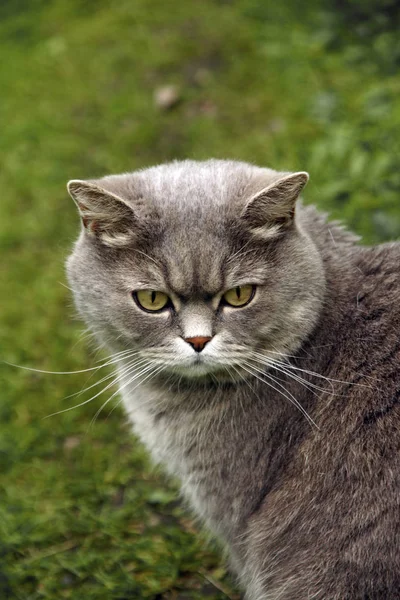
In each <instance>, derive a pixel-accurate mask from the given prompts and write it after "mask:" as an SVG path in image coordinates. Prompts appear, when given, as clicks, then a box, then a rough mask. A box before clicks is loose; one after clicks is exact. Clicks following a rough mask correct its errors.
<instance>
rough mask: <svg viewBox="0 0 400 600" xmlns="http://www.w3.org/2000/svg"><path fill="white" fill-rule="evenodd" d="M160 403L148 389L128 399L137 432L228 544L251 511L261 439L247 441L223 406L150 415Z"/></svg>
mask: <svg viewBox="0 0 400 600" xmlns="http://www.w3.org/2000/svg"><path fill="white" fill-rule="evenodd" d="M152 394H153V396H152ZM156 401H157V398H156V393H155V392H151V391H150V390H148V389H146V388H145V387H143V388H141V387H138V388H136V389H135V392H134V395H127V394H125V395H124V404H125V408H126V410H127V413H128V415H129V417H130V419H131V422H132V424H133V429H134V431H135V433H136V434H137V435H138V436H139V437H140V439H141V440H142V442H143V443H144V444H145V446H146V447H147V449H148V450H149V452H150V453H151V456H152V458H153V460H154V461H155V462H158V463H162V464H163V466H164V468H166V470H167V471H168V473H169V474H171V475H173V476H175V477H178V478H179V479H180V481H181V489H182V493H183V494H184V496H185V497H186V498H187V499H188V501H189V502H190V504H191V506H192V508H193V509H194V510H195V511H196V513H197V514H198V515H199V516H200V517H201V518H202V519H204V521H205V522H206V523H208V525H209V526H210V527H211V528H212V529H213V530H214V531H215V532H217V533H219V534H220V535H221V536H222V537H223V538H225V539H226V540H227V539H228V538H229V537H230V534H231V533H232V532H233V530H234V529H235V528H236V527H237V526H238V524H239V523H240V522H241V521H242V520H243V517H244V513H245V512H246V510H247V509H248V502H249V498H250V496H251V494H249V485H250V483H251V482H250V479H249V475H250V473H251V469H249V464H250V463H251V460H249V457H251V456H254V455H255V454H256V452H255V451H254V448H253V445H254V443H255V439H256V437H257V436H255V437H254V438H251V437H247V438H246V439H244V438H243V436H242V435H241V433H242V430H241V428H239V427H236V426H233V425H232V419H231V418H230V417H229V416H228V414H227V413H226V412H224V410H223V409H222V407H221V408H220V407H217V409H216V410H215V411H214V412H213V411H211V410H210V411H205V412H202V413H200V414H197V415H193V414H190V413H185V412H179V411H178V412H177V413H176V414H173V413H168V414H167V413H163V412H162V411H159V412H158V413H157V412H154V411H153V410H151V406H155V405H156ZM259 467H260V468H262V466H261V464H260V465H259ZM253 474H254V475H255V476H256V475H257V474H256V473H253Z"/></svg>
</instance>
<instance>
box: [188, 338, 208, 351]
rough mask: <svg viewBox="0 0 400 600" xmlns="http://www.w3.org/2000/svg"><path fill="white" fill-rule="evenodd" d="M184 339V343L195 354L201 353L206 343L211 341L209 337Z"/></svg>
mask: <svg viewBox="0 0 400 600" xmlns="http://www.w3.org/2000/svg"><path fill="white" fill-rule="evenodd" d="M184 339H185V342H187V343H188V344H190V345H191V346H192V347H193V348H194V349H195V350H196V352H201V351H202V350H203V348H204V346H205V345H206V344H207V342H209V341H210V340H211V338H210V337H203V336H201V335H199V336H196V337H190V338H184Z"/></svg>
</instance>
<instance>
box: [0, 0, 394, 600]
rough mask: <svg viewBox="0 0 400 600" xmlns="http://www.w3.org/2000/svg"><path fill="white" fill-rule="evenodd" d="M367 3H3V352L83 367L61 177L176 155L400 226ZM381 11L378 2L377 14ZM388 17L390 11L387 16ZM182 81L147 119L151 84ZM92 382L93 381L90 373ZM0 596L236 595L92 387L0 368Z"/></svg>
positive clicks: (88, 355) (84, 349) (167, 486)
mask: <svg viewBox="0 0 400 600" xmlns="http://www.w3.org/2000/svg"><path fill="white" fill-rule="evenodd" d="M386 3H387V4H388V6H389V7H391V8H390V10H391V11H392V12H391V13H389V12H388V11H387V13H384V12H378V9H379V3H374V2H369V3H365V2H364V3H361V2H360V3H357V1H354V0H353V2H352V3H349V4H348V6H347V8H346V7H345V5H343V6H342V5H341V8H340V9H339V8H338V7H339V0H338V2H337V5H335V2H334V0H331V2H322V0H320V1H318V0H312V1H311V2H309V3H307V8H306V9H305V8H304V6H303V7H302V10H301V9H300V8H299V7H298V2H295V0H286V1H283V2H281V3H276V2H264V1H261V0H258V1H256V0H240V1H238V2H222V1H221V2H217V1H211V0H202V2H185V3H184V2H172V3H169V4H168V3H165V2H162V1H161V0H154V1H151V2H150V1H147V2H145V1H144V0H135V2H132V1H130V0H129V1H128V0H120V1H119V2H113V3H111V2H109V1H106V0H100V1H97V2H94V1H93V2H91V1H89V0H86V1H84V0H69V1H68V2H65V1H64V0H53V1H48V2H45V1H44V0H35V1H34V0H30V1H29V2H28V1H27V0H20V1H19V2H17V1H14V0H8V1H4V2H3V3H2V5H1V7H0V50H1V56H2V61H1V66H0V89H1V90H2V92H1V102H0V124H1V135H0V159H1V160H0V165H1V167H0V189H1V200H0V202H1V216H0V229H1V232H0V251H1V259H2V260H1V265H0V298H1V300H0V302H1V309H0V310H1V325H0V358H2V359H4V360H6V361H8V362H13V363H17V364H22V365H27V366H31V367H34V368H37V369H44V370H55V371H68V370H79V369H82V368H86V367H89V366H93V365H94V364H95V360H96V359H97V358H98V356H97V355H96V354H95V351H94V350H93V349H90V348H89V347H88V344H87V343H86V342H85V339H84V338H82V337H81V331H82V325H81V324H80V323H79V322H78V321H77V320H76V319H75V317H74V310H73V307H72V301H71V294H70V292H69V290H68V289H67V288H66V287H65V278H64V273H63V263H64V260H65V257H66V255H67V254H68V252H69V250H70V248H71V245H72V243H73V240H74V238H75V236H76V233H77V230H78V218H77V215H76V213H75V209H74V206H73V203H72V202H71V201H70V199H69V198H68V197H67V194H66V192H65V182H66V181H67V180H68V179H70V178H85V177H91V176H98V175H102V174H106V173H110V172H115V173H117V172H122V171H128V170H133V169H135V168H139V167H142V166H145V165H150V164H155V163H158V162H161V161H166V160H171V159H174V158H184V157H191V158H197V159H202V158H207V157H211V156H214V157H226V158H236V159H244V160H248V161H251V162H255V163H258V164H262V165H268V166H272V167H275V168H278V169H292V170H294V169H302V170H303V169H306V170H308V171H309V172H310V173H311V182H310V184H309V185H308V187H307V190H306V200H307V201H308V202H313V203H315V204H317V205H318V206H320V207H321V208H322V209H324V210H328V211H329V212H331V214H332V215H333V216H334V217H335V218H341V219H343V220H344V221H345V222H346V223H347V224H348V225H349V226H350V227H352V228H353V229H355V230H356V231H357V232H358V233H360V234H361V235H363V236H364V239H365V240H366V241H367V242H377V241H381V240H385V239H395V238H396V237H398V236H399V234H400V206H399V191H400V170H399V168H398V164H399V150H400V142H399V140H400V136H399V133H400V78H399V75H398V72H399V70H398V68H399V62H400V41H399V36H398V34H397V31H398V28H397V25H398V14H397V12H396V9H395V6H394V5H393V6H392V3H391V2H390V0H387V2H386ZM388 10H389V9H388ZM393 11H394V12H393ZM167 84H173V85H176V86H177V88H178V89H179V103H178V104H177V105H176V106H175V107H174V108H172V109H171V110H161V109H160V108H157V106H156V105H155V103H154V92H155V90H156V89H158V88H159V87H160V86H163V85H167ZM97 377H98V376H97ZM0 379H1V388H0V389H1V398H0V598H2V599H3V598H16V599H20V600H37V599H42V598H46V599H54V600H56V599H57V600H58V599H59V598H72V599H74V600H75V599H80V598H82V599H83V598H84V599H85V600H91V599H93V600H101V599H104V600H112V599H118V600H123V599H130V598H148V599H153V600H160V599H163V600H178V599H179V600H183V599H188V600H189V599H190V600H196V599H199V600H200V599H203V598H210V599H211V600H219V599H221V600H222V599H224V598H225V599H226V598H229V597H230V598H236V597H237V596H235V593H234V591H233V587H232V584H231V583H229V582H228V580H227V577H226V572H225V569H224V567H223V566H222V565H223V562H222V560H221V559H220V557H219V554H218V552H217V551H216V548H215V545H214V544H213V543H209V542H207V540H206V537H205V535H203V534H199V533H198V532H197V530H196V527H195V525H194V524H193V521H192V520H191V517H190V514H189V513H188V512H186V511H185V510H184V508H183V507H182V506H181V505H180V503H179V501H178V500H177V494H176V487H174V484H173V483H172V482H170V481H167V480H166V479H165V478H164V477H163V475H162V473H160V472H159V471H155V470H153V469H152V467H151V465H150V464H149V462H148V459H147V457H146V454H145V452H144V450H143V449H142V448H141V446H140V445H139V444H138V443H137V441H136V440H135V439H134V438H133V437H132V435H131V434H130V431H129V428H128V426H127V424H126V419H125V417H124V415H123V413H122V411H121V410H120V409H119V408H117V409H116V410H115V411H113V412H112V414H109V412H110V410H109V409H108V407H107V408H106V409H104V410H103V411H102V412H101V413H100V415H99V416H98V418H97V419H96V422H95V423H94V424H92V425H91V421H92V418H93V416H94V415H95V413H96V411H97V410H98V408H99V407H100V406H101V404H102V402H103V401H104V400H105V399H104V400H103V399H102V398H98V399H96V400H94V401H93V403H89V404H87V405H85V406H81V407H80V408H77V409H75V410H72V411H70V412H65V413H62V414H59V415H56V416H52V417H49V418H45V417H47V416H48V415H50V414H51V413H54V412H56V411H58V410H62V409H64V408H68V407H70V406H72V405H73V404H74V403H78V402H80V401H83V400H84V399H88V398H89V397H90V395H88V394H84V395H83V396H78V397H77V398H69V399H65V398H66V396H68V395H70V394H73V393H75V392H77V391H79V390H80V389H82V388H83V387H85V385H89V384H91V383H92V382H94V381H96V377H95V376H93V377H91V378H90V379H89V378H88V376H87V374H80V375H79V374H77V375H69V376H62V375H58V376H56V375H46V374H40V373H34V372H30V371H22V370H19V369H16V368H13V367H10V366H8V365H6V364H0Z"/></svg>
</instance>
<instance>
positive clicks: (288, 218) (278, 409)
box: [67, 160, 400, 600]
mask: <svg viewBox="0 0 400 600" xmlns="http://www.w3.org/2000/svg"><path fill="white" fill-rule="evenodd" d="M306 180H307V177H306V174H304V173H298V174H293V175H290V174H288V173H278V172H276V171H273V170H270V169H261V168H258V167H254V166H251V165H248V164H245V163H238V162H233V161H217V160H210V161H206V162H195V161H183V162H175V163H172V164H168V165H161V166H158V167H153V168H150V169H146V170H143V171H138V172H135V173H130V174H125V175H117V176H109V177H105V178H103V179H99V180H96V181H91V182H88V183H86V184H85V182H78V183H77V184H76V185H75V186H74V185H71V186H70V193H71V195H72V196H73V197H74V199H75V201H76V203H77V204H78V207H79V208H80V211H81V214H82V215H83V217H85V214H86V217H88V215H89V221H88V218H86V220H85V227H82V232H81V235H80V237H79V240H78V242H77V243H76V245H75V248H74V251H73V253H72V255H71V256H70V258H69V259H68V263H67V271H68V278H69V281H70V284H71V286H72V288H73V290H74V295H75V300H76V305H77V307H78V310H79V312H80V313H81V315H82V317H83V318H84V319H85V321H86V322H87V323H88V325H89V326H90V327H91V328H92V330H93V331H94V332H95V333H96V335H97V336H98V338H99V341H100V342H101V343H105V344H106V345H107V346H108V347H109V349H110V350H111V351H112V352H113V353H117V352H122V351H125V350H131V351H132V353H133V352H137V353H136V354H134V355H133V354H127V355H125V358H123V357H122V356H121V358H120V359H119V360H118V370H119V374H120V392H121V395H122V398H123V401H124V404H125V408H126V411H127V413H128V415H129V417H130V419H131V421H132V424H133V428H134V430H135V432H136V433H137V434H138V435H139V436H140V438H141V439H142V440H143V442H144V443H145V445H146V446H147V448H148V449H149V451H150V453H151V455H152V457H153V459H154V460H155V461H157V462H161V463H163V464H164V466H165V468H166V469H167V470H168V471H169V472H170V473H171V474H172V475H175V476H178V477H179V478H180V480H181V482H182V493H183V494H184V496H185V497H186V498H187V499H188V501H189V502H190V504H191V505H192V507H193V508H194V510H195V511H196V513H197V514H198V515H199V516H200V517H201V518H202V520H203V521H204V522H205V523H206V525H207V526H208V527H209V528H210V529H211V530H212V531H213V532H214V533H216V534H217V535H218V536H219V538H220V539H221V541H222V542H223V543H224V544H225V545H226V547H227V548H228V551H229V553H230V557H231V565H232V568H233V570H234V571H235V572H236V574H237V576H238V578H239V580H240V582H241V584H242V586H243V588H244V589H245V590H246V598H247V599H248V600H262V599H271V600H278V599H279V600H306V599H311V598H312V599H321V600H322V599H324V600H346V599H349V600H350V599H358V598H359V599H370V600H379V599H380V600H384V599H385V600H387V599H395V598H399V597H400V550H399V541H400V491H399V490H400V485H399V484H400V476H399V472H400V471H399V460H400V458H399V456H400V455H399V450H400V418H399V417H400V405H399V398H400V375H399V355H400V341H399V325H400V271H399V260H400V245H399V244H385V245H382V246H378V247H375V248H365V247H360V246H358V245H357V238H356V237H355V236H353V235H352V234H350V233H348V232H346V231H345V230H344V229H342V228H341V227H340V226H339V225H338V224H336V223H329V222H327V221H326V219H325V218H324V217H323V216H321V215H320V214H319V213H317V211H315V209H314V208H312V207H303V206H302V205H301V203H299V202H298V203H297V208H296V211H295V210H294V208H295V202H296V197H297V195H298V193H299V192H300V190H301V188H302V187H303V186H304V184H305V183H306ZM93 189H95V190H96V194H95V200H93ZM99 190H100V196H99V195H98V191H99ZM102 194H103V196H102ZM99 198H100V200H99ZM99 203H100V204H99ZM82 206H83V209H82ZM99 207H100V208H99ZM107 207H108V208H107ZM127 207H129V210H130V211H131V216H130V214H129V210H128V212H127V210H126V208H127ZM85 211H86V213H85V214H84V212H85ZM104 211H105V212H104ZM88 223H90V225H88ZM92 224H94V225H93V226H92ZM249 283H250V284H254V285H257V291H256V294H255V296H254V299H253V300H252V301H251V302H250V303H249V304H248V305H247V306H245V307H243V308H230V307H223V306H222V304H220V300H221V296H222V294H223V293H224V292H225V291H226V290H228V289H230V288H232V287H235V286H238V285H245V284H249ZM142 288H145V289H154V290H158V291H163V292H165V293H167V294H168V295H169V297H170V298H171V301H172V303H173V306H174V310H170V309H167V310H166V311H163V312H160V313H154V314H151V313H146V312H144V311H142V310H141V309H140V308H139V307H138V306H137V304H135V302H134V301H133V299H132V295H131V293H132V291H135V290H138V289H142ZM194 336H207V337H209V336H212V340H211V341H210V342H208V343H207V345H206V346H205V348H204V350H203V351H202V352H201V353H200V354H199V353H196V352H195V351H194V349H193V348H192V347H191V346H190V344H188V343H187V342H185V341H184V338H187V337H194ZM255 352H257V354H254V353H255ZM132 361H135V362H133V363H132ZM272 361H275V362H274V364H272ZM300 378H301V379H302V381H301V380H300Z"/></svg>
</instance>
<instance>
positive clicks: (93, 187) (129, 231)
mask: <svg viewBox="0 0 400 600" xmlns="http://www.w3.org/2000/svg"><path fill="white" fill-rule="evenodd" d="M67 189H68V193H69V195H70V196H71V198H72V199H73V201H74V202H75V204H76V206H77V207H78V211H79V214H80V217H81V219H82V224H83V227H84V229H85V231H86V233H87V234H88V235H89V236H92V237H95V238H97V239H98V240H99V241H101V242H102V243H103V244H105V245H107V246H114V247H117V246H124V245H126V244H128V243H129V242H130V241H131V240H132V238H133V237H134V223H135V221H136V219H135V215H134V212H133V210H132V209H131V207H130V206H129V205H128V204H127V203H126V202H125V200H123V199H122V198H120V197H119V196H116V195H115V194H113V193H111V192H108V191H106V190H104V189H103V188H102V187H100V186H99V185H97V184H95V183H92V182H89V181H83V180H81V179H72V180H71V181H69V182H68V184H67Z"/></svg>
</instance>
